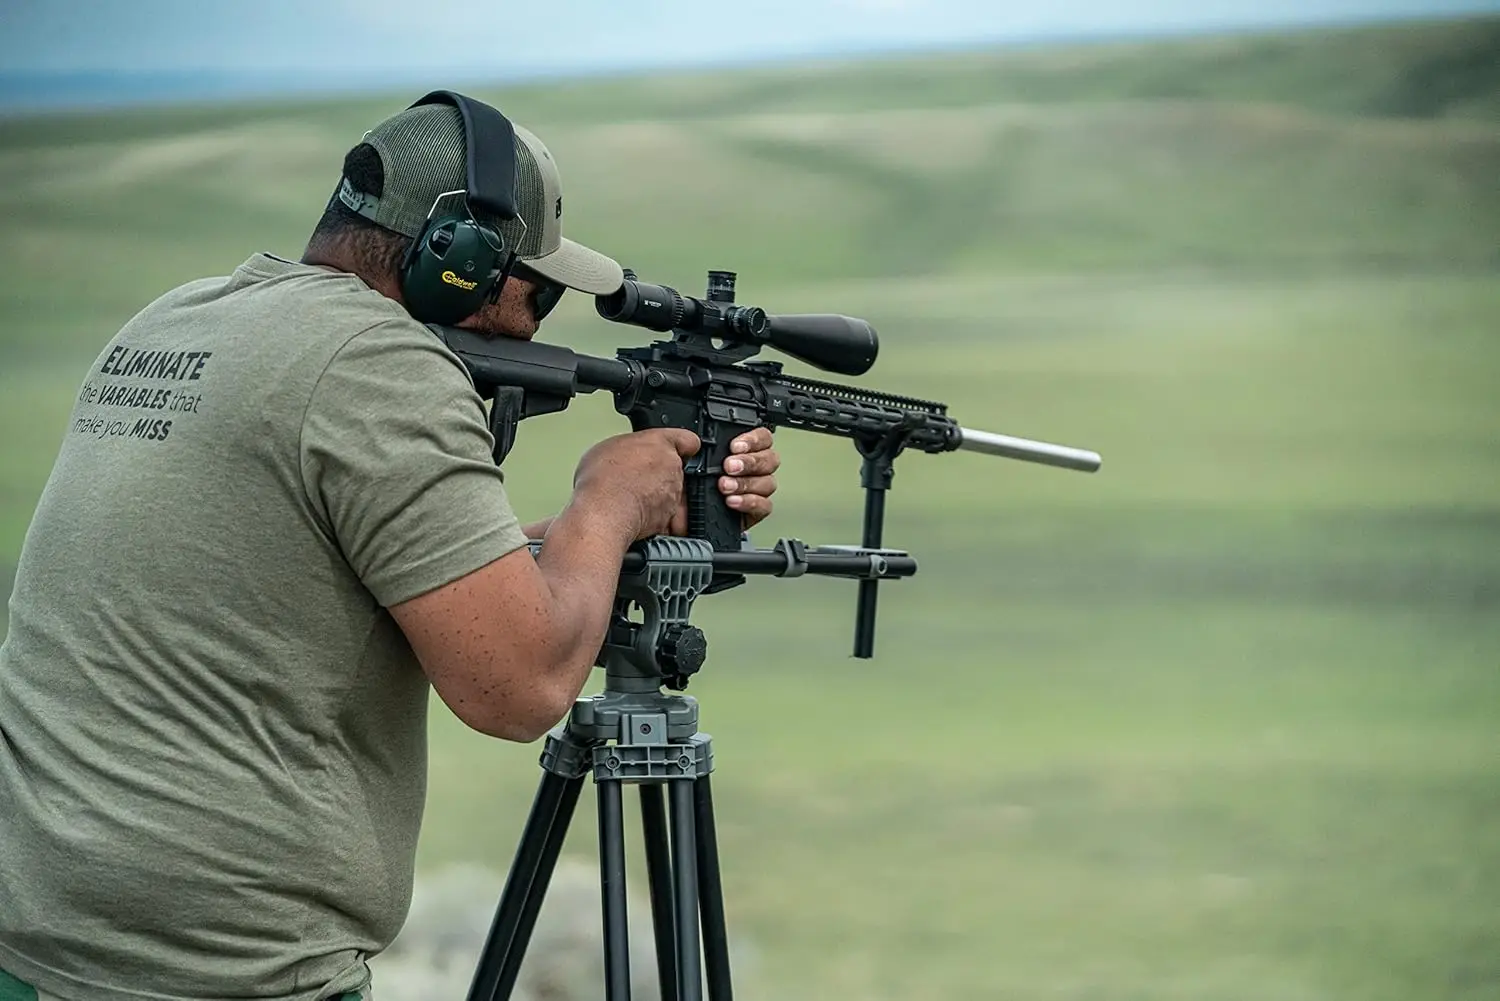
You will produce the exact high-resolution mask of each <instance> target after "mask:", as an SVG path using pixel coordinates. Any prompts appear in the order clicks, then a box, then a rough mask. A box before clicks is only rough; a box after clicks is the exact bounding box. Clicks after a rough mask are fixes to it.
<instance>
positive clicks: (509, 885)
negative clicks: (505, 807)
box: [468, 772, 583, 1001]
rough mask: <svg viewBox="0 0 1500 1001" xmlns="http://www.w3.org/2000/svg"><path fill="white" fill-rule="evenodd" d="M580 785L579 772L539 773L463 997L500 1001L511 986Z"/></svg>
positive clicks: (503, 1000)
mask: <svg viewBox="0 0 1500 1001" xmlns="http://www.w3.org/2000/svg"><path fill="white" fill-rule="evenodd" d="M582 790H583V776H581V775H579V776H576V777H573V776H562V775H557V774H554V773H552V772H544V773H543V775H542V781H541V784H540V785H539V786H538V787H537V792H536V798H535V799H534V800H533V801H532V804H531V814H530V816H528V817H527V819H526V829H525V830H524V831H523V832H522V834H521V844H520V847H519V848H518V849H517V850H516V857H515V861H514V862H513V863H512V865H511V870H510V875H509V876H508V877H507V878H506V881H505V890H504V891H503V892H502V893H501V895H500V903H499V905H498V906H497V907H496V908H495V918H494V920H493V921H492V922H491V923H490V931H489V936H488V937H487V938H486V939H485V943H484V951H483V952H482V953H481V954H480V957H479V965H478V967H477V968H476V969H475V971H474V979H473V981H471V983H470V986H469V994H468V1001H505V999H508V998H509V997H510V992H511V991H512V990H514V989H515V986H516V977H517V975H518V974H519V973H520V972H521V960H522V958H523V957H524V955H525V952H526V946H527V943H528V942H529V941H530V940H531V931H532V929H533V928H534V927H535V925H536V918H537V913H538V912H539V911H540V910H541V907H542V898H543V897H544V896H545V895H546V893H547V884H548V882H550V881H551V879H552V870H553V869H554V868H555V867H556V865H557V856H558V854H559V853H560V852H561V851H562V845H563V841H564V839H565V838H566V837H567V833H568V822H569V821H570V820H571V819H572V818H573V808H574V807H575V806H577V805H578V795H579V793H580V792H581V791H582Z"/></svg>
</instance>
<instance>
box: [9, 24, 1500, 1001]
mask: <svg viewBox="0 0 1500 1001" xmlns="http://www.w3.org/2000/svg"><path fill="white" fill-rule="evenodd" d="M0 60H3V62H0V104H3V108H4V111H3V115H0V425H3V427H4V434H3V438H0V440H3V445H0V595H3V594H8V593H9V589H10V581H11V579H12V577H13V573H14V566H15V560H16V558H17V555H18V553H19V551H20V546H21V542H22V539H23V536H24V533H25V530H26V526H27V524H28V521H29V519H30V517H31V513H32V510H33V507H34V505H35V502H36V500H37V497H38V495H39V494H40V491H41V488H42V485H43V483H44V482H45V479H46V477H47V474H48V471H49V468H50V464H51V461H52V458H53V456H54V455H55V452H56V449H57V446H58V444H59V442H60V440H61V437H62V434H63V431H64V426H65V423H66V420H67V415H68V413H69V410H70V406H71V404H72V401H73V398H74V395H75V393H76V388H77V386H78V384H79V383H80V381H81V379H82V378H83V374H84V371H85V369H86V368H87V366H88V364H89V362H90V360H91V359H92V358H93V357H94V355H95V353H96V352H97V350H98V349H99V347H100V346H101V345H102V344H103V343H104V342H105V341H106V340H107V339H108V338H109V337H110V336H111V335H113V333H114V332H115V330H116V329H117V327H118V326H119V325H120V324H121V323H123V322H124V321H125V320H126V319H127V318H129V317H130V316H131V314H132V313H133V312H134V311H135V310H137V309H138V308H139V307H140V306H142V305H143V304H144V303H146V302H147V301H149V300H150V299H151V298H152V297H153V296H155V295H157V294H159V293H161V292H163V291H165V290H166V289H168V288H170V287H172V286H174V285H176V284H178V283H180V282H183V281H185V280H188V279H191V278H195V277H199V276H202V275H210V274H223V273H226V272H228V271H229V270H231V269H233V268H234V267H235V266H236V265H237V264H239V263H240V262H241V261H242V260H243V259H245V258H246V257H248V256H249V255H250V254H251V253H253V252H255V251H259V250H265V251H270V252H274V253H277V254H280V255H282V256H287V257H292V258H295V257H296V256H297V255H298V254H300V252H301V250H302V247H303V244H304V241H305V239H306V236H307V234H308V232H309V231H310V229H311V227H312V225H313V222H314V221H315V220H316V218H317V216H318V214H319V212H320V211H321V209H322V207H323V204H324V202H325V201H326V199H327V197H328V194H329V192H330V191H331V190H332V187H333V185H334V182H335V179H336V178H337V175H338V169H339V164H340V162H341V159H342V155H343V153H344V151H345V150H346V149H348V148H349V147H350V146H352V145H354V144H355V143H357V142H358V141H359V138H360V136H361V134H362V133H363V131H364V130H365V129H367V128H369V127H370V126H371V125H373V124H374V123H375V122H377V121H378V120H380V119H381V118H383V117H385V116H386V115H388V114H391V113H393V112H395V111H396V110H399V109H400V108H402V107H404V106H406V105H407V104H409V103H410V102H411V101H412V100H414V99H415V98H416V97H417V96H419V95H420V94H421V93H423V92H425V90H427V89H431V88H434V87H455V88H460V89H465V90H467V91H468V92H470V93H472V94H474V95H475V96H478V97H482V98H484V99H487V100H490V101H492V102H494V103H495V104H496V105H497V106H498V107H500V108H501V109H502V110H503V111H505V112H506V113H507V114H508V115H509V116H511V117H512V118H513V119H515V120H516V121H518V122H520V123H522V124H524V125H526V126H527V127H529V128H531V129H532V130H533V131H535V132H537V133H538V134H539V135H540V136H541V137H542V138H543V140H544V141H545V142H546V143H547V144H548V145H549V146H550V148H551V149H552V152H553V153H554V155H555V156H556V158H557V160H558V161H559V164H560V166H561V170H562V175H563V181H564V186H565V190H566V198H567V205H568V215H567V218H566V225H567V232H568V234H569V235H570V236H572V237H574V238H575V239H579V240H582V241H584V242H587V243H589V244H590V245H591V246H594V247H597V248H598V249H600V250H603V251H605V252H607V253H610V254H612V255H614V256H615V257H616V258H617V259H619V260H620V261H621V262H622V263H623V264H625V265H626V266H628V267H632V268H634V269H635V270H636V271H637V272H639V273H640V275H641V277H642V278H643V279H644V280H647V281H652V282H656V283H660V284H669V285H674V286H676V287H677V288H679V289H681V290H682V291H684V292H687V293H689V294H694V295H700V296H701V295H702V294H703V291H704V280H705V275H706V272H707V270H708V269H710V268H716V269H727V270H732V271H737V272H738V273H739V290H738V291H739V301H740V302H742V303H753V304H756V305H760V306H763V307H764V308H766V309H767V310H768V311H770V312H773V313H775V312H841V313H847V314H850V315H856V316H862V317H865V318H867V319H868V320H870V321H871V322H872V323H873V324H874V325H875V326H876V328H877V329H878V330H879V332H880V337H881V354H880V358H879V360H878V362H877V363H876V365H875V367H874V368H873V370H872V371H871V372H870V373H869V374H867V375H866V376H862V377H859V378H857V379H846V378H841V381H846V382H853V383H856V384H859V385H865V386H869V387H872V388H876V389H881V390H886V391H889V392H894V393H899V394H902V395H910V396H918V397H926V398H931V399H938V400H942V401H944V402H946V403H948V404H949V405H950V412H951V413H953V414H954V415H955V416H956V417H957V418H958V419H959V421H960V422H961V423H963V424H965V425H968V426H971V427H977V428H982V429H985V430H990V431H996V432H1001V433H1007V434H1014V435H1021V436H1026V437H1034V438H1041V439H1045V440H1049V441H1057V442H1062V443H1066V444H1071V445H1076V446H1080V447H1084V448H1089V449H1094V450H1097V451H1099V452H1100V453H1101V454H1102V455H1103V456H1104V466H1103V469H1102V470H1101V471H1100V472H1098V473H1095V474H1092V475H1084V474H1080V473H1074V472H1065V471H1061V470H1056V469H1050V468H1045V467H1040V466H1035V465H1029V464H1023V463H1017V462H1008V461H1005V460H1000V459H994V458H990V457H987V456H980V455H974V454H970V453H957V454H948V455H943V456H927V455H921V454H914V455H909V456H905V457H903V458H902V459H901V460H900V461H899V462H898V464H897V475H896V479H895V484H894V490H893V493H892V495H891V498H890V501H889V505H888V517H887V526H886V536H885V538H886V543H887V544H888V545H893V546H897V547H901V548H906V549H908V550H910V551H911V552H912V553H913V554H915V555H916V556H917V558H918V560H919V564H920V571H919V573H918V574H917V576H916V577H914V578H912V579H910V580H905V581H900V582H896V583H893V584H888V585H886V586H885V589H884V593H883V597H882V600H881V606H880V624H879V629H878V632H877V636H876V650H875V654H876V655H875V657H874V658H873V659H871V660H858V659H854V658H852V657H851V656H850V650H851V638H852V632H853V613H854V588H853V586H852V585H850V584H847V583H845V582H838V581H829V580H819V579H801V580H773V579H768V578H757V579H752V580H751V582H750V583H749V584H747V585H746V586H744V587H742V588H739V589H737V590H734V591H731V592H729V593H727V594H724V595H715V596H710V597H708V598H704V599H702V600H700V601H699V602H698V603H697V607H696V614H695V619H696V621H697V622H698V624H699V625H701V626H702V627H703V628H704V629H705V630H706V631H707V633H708V637H709V650H710V656H709V665H708V666H707V667H706V668H705V670H704V671H703V672H702V673H701V674H699V675H698V676H696V677H695V678H694V679H693V681H692V684H691V686H690V688H689V690H688V694H691V695H694V696H696V697H697V698H698V699H699V700H700V702H701V705H702V714H703V715H702V727H703V730H704V732H707V733H709V734H711V735H712V737H713V740H714V749H715V760H716V767H717V770H716V772H715V800H716V805H717V810H718V815H719V824H720V830H719V837H720V850H721V853H722V861H723V869H724V879H725V892H726V897H727V907H728V917H729V922H730V930H731V936H732V938H733V940H734V943H735V950H736V951H735V955H736V971H737V973H738V974H739V975H740V977H741V983H740V988H741V989H740V996H742V997H744V998H752V999H753V998H777V999H814V998H816V999H823V998H845V999H870V1001H877V999H878V1001H887V999H892V1001H893V999H902V1001H915V999H934V1001H936V999H942V1001H948V999H955V1001H956V999H969V998H1028V999H1043V998H1045V999H1057V1001H1084V999H1089V1001H1093V999H1109V1001H1113V999H1122V1001H1123V999H1138V998H1150V999H1161V1001H1167V999H1182V1001H1248V999H1257V1001H1259V999H1285V1001H1313V999H1341V1001H1342V999H1360V1001H1377V999H1379V1001H1387V999H1388V1001H1417V999H1439V998H1441V999H1463V1001H1479V999H1493V998H1500V7H1497V5H1495V4H1493V3H1472V4H1457V3H1455V4H1439V3H1435V2H1426V3H1424V2H1421V0H1411V2H1395V0H1369V2H1363V3H1361V2H1354V0H1348V2H1337V3H1336V2H1319V0H1302V2H1259V3H1255V2H1250V0H1244V2H1232V0H1224V2H1219V3H1206V2H1200V3H1186V2H1180V3H1179V2H1159V3H1144V2H1124V3H1112V4H1106V3H1103V2H1089V0H1071V2H1063V0H1059V2H1058V3H1054V4H1052V5H1050V6H1048V7H1046V8H1045V9H1044V8H1043V7H1042V6H1040V5H1027V6H1026V7H1025V8H1019V7H1014V6H1012V5H999V4H989V3H981V2H978V0H973V2H962V0H862V2H861V0H845V2H833V0H800V2H798V3H795V4H793V3H789V2H760V3H754V2H749V0H742V2H739V3H736V4H733V5H728V4H703V3H688V2H685V0H672V2H659V3H653V4H648V5H637V6H634V7H631V8H629V9H626V8H623V7H621V6H620V5H617V4H613V3H607V2H604V0H554V2H552V3H549V4H546V5H541V6H539V7H537V8H527V9H520V8H519V6H518V5H494V4H481V3H477V2H463V0H428V2H426V3H423V4H422V5H420V7H412V6H411V5H407V4H396V3H390V2H386V0H366V2H363V3H345V2H338V3H334V2H329V3H324V4H319V5H310V4H309V5H304V4H294V3H291V2H284V0H262V2H260V3H257V4H253V5H245V6H236V7H230V6H229V5H209V4H201V3H186V2H168V0H139V2H136V3H131V4H124V3H120V4H107V3H83V2H77V0H66V2H63V0H57V2H51V3H39V2H36V3H34V2H14V0H12V2H10V3H7V4H5V5H4V8H3V10H0ZM540 336H541V339H545V340H551V341H555V342H558V343H562V344H566V345H568V346H570V347H573V348H574V349H576V350H580V351H587V352H590V353H595V354H611V353H612V352H613V351H614V349H615V348H617V347H623V346H627V345H637V344H644V343H646V342H647V341H648V340H649V339H650V338H651V336H652V335H651V334H650V333H649V332H647V331H642V330H639V329H636V328H631V327H621V326H616V325H611V324H608V323H606V322H604V321H603V320H601V319H599V318H598V317H597V316H596V315H595V314H594V312H593V304H592V303H591V302H590V301H588V300H587V299H586V298H584V297H581V296H577V295H576V294H574V295H571V296H569V297H567V298H565V299H564V302H563V305H562V306H561V307H560V308H559V310H558V312H557V313H556V314H554V316H553V317H551V318H549V319H548V320H547V322H546V324H545V326H544V328H543V331H542V334H541V335H540ZM782 360H785V359H782ZM788 368H789V369H790V370H791V371H793V372H797V373H799V374H816V373H814V372H812V371H811V370H809V369H807V368H806V367H805V366H802V365H800V364H799V363H796V362H788ZM625 429H626V425H625V422H624V419H623V418H621V417H619V416H618V415H617V414H615V413H614V411H613V409H612V408H611V407H610V405H609V401H608V400H607V399H604V398H594V397H586V398H581V399H579V400H577V401H576V402H575V403H574V404H573V406H572V407H571V408H570V409H569V410H568V411H567V412H565V413H563V414H560V415H556V416H549V417H546V418H539V419H536V420H534V421H528V422H527V423H525V424H523V425H522V428H521V433H520V437H519V443H518V445H517V446H516V449H515V451H514V452H513V453H512V454H511V456H510V458H508V459H507V461H506V468H507V470H508V482H509V484H510V487H511V491H512V495H513V498H514V500H515V502H516V506H517V508H518V510H519V511H520V513H521V514H522V516H523V518H532V517H540V516H543V515H545V514H548V513H551V512H552V511H555V510H556V509H557V508H558V506H559V505H560V504H561V503H562V502H563V501H564V500H565V498H566V497H567V489H568V485H569V481H570V474H571V471H572V468H573V465H574V463H575V462H576V460H577V458H578V456H579V455H580V454H581V453H582V451H583V450H584V449H585V448H586V447H587V446H588V445H589V444H590V443H592V442H593V441H595V440H597V439H598V438H600V437H603V436H605V435H608V434H613V433H616V432H618V431H621V430H625ZM778 448H779V450H780V451H781V453H782V455H783V457H784V467H783V472H782V476H781V490H780V492H779V493H778V494H777V498H776V503H777V510H776V514H775V516H774V517H773V519H772V520H771V521H770V522H768V523H766V524H765V525H764V526H763V527H762V528H760V529H759V530H758V531H757V533H756V542H757V543H758V544H759V545H770V544H771V543H773V542H774V541H775V539H776V537H777V536H779V535H792V536H796V537H799V538H802V539H805V540H807V541H809V542H812V543H817V544H824V543H853V542H857V541H858V537H859V530H860V510H861V507H860V505H861V495H860V490H859V475H858V474H859V462H858V456H857V455H856V453H855V452H854V449H853V448H852V447H851V446H850V445H849V444H848V443H847V442H843V441H839V440H835V439H831V438H822V437H820V436H815V435H808V434H799V433H797V432H783V433H782V434H781V435H780V436H779V438H778ZM496 614H503V610H497V612H496ZM0 629H3V619H0ZM432 749H433V750H432V762H431V785H430V800H429V812H428V816H427V822H426V826H425V828H424V831H423V835H422V842H421V851H420V858H419V870H420V876H419V883H418V888H417V893H418V898H417V901H416V905H415V906H414V909H413V914H412V919H411V922H410V923H409V924H408V928H407V930H406V932H403V936H402V939H401V940H400V941H399V942H398V947H397V948H396V949H393V950H392V953H391V954H390V955H389V956H388V957H384V958H383V959H382V960H381V961H379V963H378V965H377V970H378V971H383V972H380V973H379V974H378V976H377V980H376V987H377V993H376V996H377V997H382V998H384V999H387V1001H399V999H400V998H403V997H414V998H415V997H456V996H459V995H460V994H461V993H462V992H463V991H464V990H465V989H466V988H467V983H468V980H467V978H468V973H469V971H470V970H471V969H472V963H473V959H474V958H475V954H474V952H473V950H475V949H477V947H478V942H479V936H481V935H482V932H483V927H484V925H485V923H486V922H487V921H488V916H489V909H490V908H491V907H492V905H493V903H494V899H495V894H497V893H498V890H499V880H500V879H501V878H503V874H504V872H505V870H506V868H507V867H508V865H509V864H510V858H511V853H512V852H513V850H514V848H515V845H516V840H517V838H518V836H519V833H520V830H521V826H522V823H523V821H524V819H525V813H526V810H527V808H528V807H529V805H530V799H531V796H532V794H533V792H534V790H535V787H536V783H537V781H538V779H539V777H540V774H541V773H540V770H539V768H538V767H537V752H538V751H539V750H540V745H537V746H517V745H514V744H503V743H500V742H496V741H492V740H489V739H487V738H484V737H481V736H479V735H478V734H475V733H473V732H470V731H467V730H466V729H465V728H464V727H463V726H462V725H461V724H460V723H458V722H457V721H456V720H455V719H454V718H453V717H452V716H451V715H450V714H449V713H448V712H447V710H446V709H445V708H443V706H442V705H441V703H435V704H434V711H433V716H432ZM591 796H592V790H588V792H587V794H586V795H585V798H584V801H583V803H582V805H581V807H580V811H579V814H578V815H577V817H576V819H575V821H574V824H573V828H572V835H571V837H570V839H569V841H568V844H567V847H566V849H565V868H564V871H563V872H562V873H561V874H560V876H559V889H558V891H557V893H556V895H555V899H552V898H549V903H548V908H549V910H548V916H547V917H546V918H545V922H546V924H545V927H544V932H545V933H544V935H543V937H542V939H540V940H539V941H538V943H537V945H536V946H535V947H534V952H533V954H532V958H530V959H528V970H529V972H528V977H529V979H528V982H527V990H529V991H531V992H532V993H531V995H530V996H532V997H536V998H575V997H576V998H587V997H599V996H602V989H601V988H600V987H599V986H598V982H597V981H596V980H595V979H593V971H592V968H591V967H590V966H589V965H588V964H589V963H590V962H592V961H593V958H594V950H595V949H596V948H597V947H596V946H595V945H592V944H591V943H590V939H589V935H590V934H594V935H596V934H597V932H596V931H595V929H596V927H597V889H596V886H595V885H594V884H591V883H590V882H589V881H590V879H591V878H596V877H594V874H593V870H592V867H593V866H594V865H595V862H594V859H595V851H596V840H595V828H594V819H593V812H592V799H591ZM631 836H632V838H633V841H632V843H631V844H630V846H629V851H630V852H631V856H632V865H633V866H634V868H633V870H632V880H633V882H632V889H633V890H638V889H640V888H643V887H644V879H643V878H642V874H641V873H640V871H639V865H638V861H637V856H638V852H639V846H640V841H639V837H638V835H637V834H635V832H634V828H632V830H631ZM590 908H592V909H593V910H590ZM648 927H649V923H648V922H646V921H644V920H639V919H638V920H637V922H636V924H635V926H634V930H635V931H637V932H645V931H646V929H647V928H648ZM465 936H467V937H465ZM439 942H450V943H452V942H457V943H458V944H457V945H456V946H453V947H452V948H451V949H450V950H449V951H448V952H446V953H443V952H441V950H440V948H439V945H438V944H437V943H439ZM649 965H650V964H649V963H648V962H645V961H644V960H643V961H641V962H639V963H638V964H637V966H638V969H639V970H640V971H641V972H642V973H643V974H644V973H648V972H649V970H648V967H649ZM382 978H383V979H382Z"/></svg>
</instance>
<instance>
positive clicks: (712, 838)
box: [693, 775, 734, 1001]
mask: <svg viewBox="0 0 1500 1001" xmlns="http://www.w3.org/2000/svg"><path fill="white" fill-rule="evenodd" d="M693 806H694V808H695V810H696V813H697V818H696V819H697V822H698V824H697V826H698V887H699V894H698V899H699V901H700V903H701V905H702V907H703V963H704V969H705V972H707V974H708V997H709V1001H731V999H732V998H733V996H734V993H733V988H732V987H731V986H730V982H729V933H728V931H727V930H726V929H725V927H724V886H723V884H722V883H721V882H720V880H719V839H718V834H717V832H716V831H715V829H714V798H713V791H712V790H711V789H710V788H709V785H708V776H707V775H700V776H699V777H698V781H696V782H694V783H693Z"/></svg>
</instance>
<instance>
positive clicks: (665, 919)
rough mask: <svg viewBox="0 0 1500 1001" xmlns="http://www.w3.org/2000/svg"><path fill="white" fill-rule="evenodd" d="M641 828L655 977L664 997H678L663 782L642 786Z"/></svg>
mask: <svg viewBox="0 0 1500 1001" xmlns="http://www.w3.org/2000/svg"><path fill="white" fill-rule="evenodd" d="M641 832H642V836H643V837H642V840H644V841H645V843H646V874H647V876H648V877H649V878H650V881H651V923H652V926H653V928H654V931H655V940H656V978H657V981H658V983H659V985H660V988H661V1001H678V998H677V953H676V949H677V922H676V921H675V920H674V919H673V914H672V853H671V848H670V846H669V845H668V844H667V808H666V801H665V800H664V799H663V798H662V794H661V786H660V785H659V784H657V783H654V782H653V783H646V784H644V785H642V786H641Z"/></svg>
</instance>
